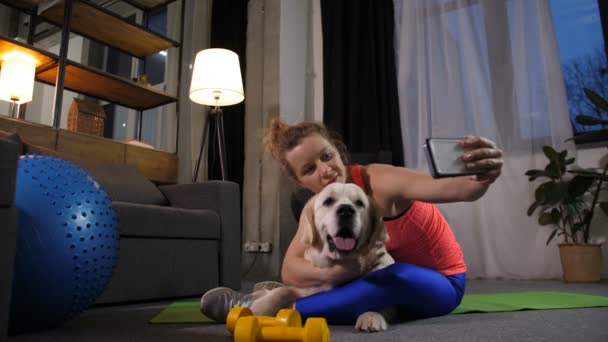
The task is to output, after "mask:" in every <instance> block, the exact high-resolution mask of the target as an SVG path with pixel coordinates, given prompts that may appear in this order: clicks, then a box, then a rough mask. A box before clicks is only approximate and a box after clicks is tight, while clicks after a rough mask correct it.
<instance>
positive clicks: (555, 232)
mask: <svg viewBox="0 0 608 342" xmlns="http://www.w3.org/2000/svg"><path fill="white" fill-rule="evenodd" d="M557 231H558V230H557V229H555V230H553V232H552V233H551V235H549V238H548V239H547V243H545V246H548V245H549V243H550V242H551V240H553V238H554V237H555V234H557Z"/></svg>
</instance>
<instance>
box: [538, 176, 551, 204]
mask: <svg viewBox="0 0 608 342" xmlns="http://www.w3.org/2000/svg"><path fill="white" fill-rule="evenodd" d="M553 183H555V182H553V181H549V182H546V183H543V184H541V185H539V186H538V188H536V191H534V199H535V200H536V202H539V203H540V204H544V203H545V200H546V198H547V195H546V193H547V188H548V187H550V186H551V185H550V184H553Z"/></svg>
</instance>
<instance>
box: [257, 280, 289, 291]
mask: <svg viewBox="0 0 608 342" xmlns="http://www.w3.org/2000/svg"><path fill="white" fill-rule="evenodd" d="M283 286H285V284H283V283H279V282H278V281H272V280H268V281H261V282H259V283H256V284H255V285H254V286H253V292H256V291H261V290H268V291H271V290H274V289H276V288H277V287H283Z"/></svg>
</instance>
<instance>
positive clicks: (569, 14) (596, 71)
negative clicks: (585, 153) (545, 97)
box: [550, 0, 608, 143]
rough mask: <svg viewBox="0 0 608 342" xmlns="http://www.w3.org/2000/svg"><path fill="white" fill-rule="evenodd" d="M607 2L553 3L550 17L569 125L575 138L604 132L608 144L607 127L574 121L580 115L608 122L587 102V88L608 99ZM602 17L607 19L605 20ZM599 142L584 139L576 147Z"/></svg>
mask: <svg viewBox="0 0 608 342" xmlns="http://www.w3.org/2000/svg"><path fill="white" fill-rule="evenodd" d="M604 2H605V1H604V0H577V1H572V0H551V2H550V4H551V14H552V16H553V22H554V25H555V31H556V34H557V41H558V45H559V50H560V60H561V63H562V67H563V74H564V82H565V86H566V93H567V97H568V108H569V111H570V122H571V124H572V128H573V131H574V135H575V136H577V135H580V134H582V133H585V132H590V131H603V130H606V134H603V136H604V138H599V140H608V126H607V125H595V126H584V125H581V124H579V123H577V122H575V121H574V118H575V117H576V115H578V114H585V115H590V116H594V117H597V118H600V119H608V113H602V112H601V111H598V110H597V109H596V108H595V107H594V106H593V105H592V103H591V102H590V101H589V100H588V99H587V97H586V95H585V93H584V88H589V89H591V90H593V91H595V92H596V93H598V94H600V95H602V96H603V97H604V98H608V65H607V64H606V43H605V42H606V37H605V36H604V34H603V33H602V32H603V30H605V27H606V26H607V25H608V22H607V21H608V20H607V19H606V18H605V15H601V13H603V12H606V10H607V8H606V7H607V6H608V5H607V4H605V3H604ZM602 17H604V19H603V20H602ZM593 141H598V138H594V139H591V140H589V139H584V140H583V139H581V140H577V143H586V142H593Z"/></svg>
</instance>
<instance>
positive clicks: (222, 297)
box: [200, 287, 268, 323]
mask: <svg viewBox="0 0 608 342" xmlns="http://www.w3.org/2000/svg"><path fill="white" fill-rule="evenodd" d="M267 292H268V291H266V290H264V291H254V292H252V293H250V294H245V293H240V292H237V291H234V290H233V289H230V288H227V287H216V288H214V289H211V290H209V291H207V292H205V294H203V296H202V297H201V307H200V310H201V312H202V313H203V315H205V316H207V317H208V318H211V319H212V320H214V321H216V322H218V323H225V322H226V317H227V316H228V313H229V312H230V309H232V308H233V307H235V306H243V307H248V308H249V307H251V305H252V304H253V302H254V301H255V300H256V299H258V298H260V297H262V296H263V295H264V294H266V293H267Z"/></svg>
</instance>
